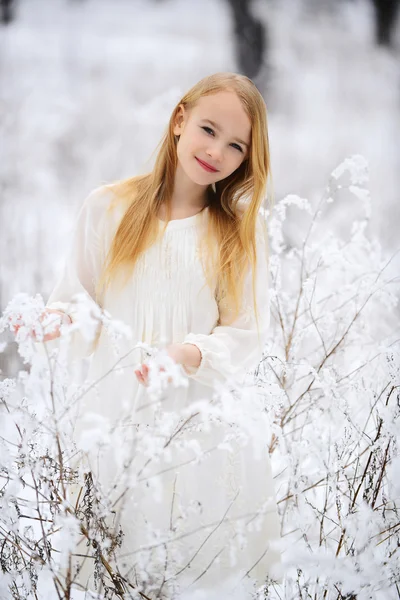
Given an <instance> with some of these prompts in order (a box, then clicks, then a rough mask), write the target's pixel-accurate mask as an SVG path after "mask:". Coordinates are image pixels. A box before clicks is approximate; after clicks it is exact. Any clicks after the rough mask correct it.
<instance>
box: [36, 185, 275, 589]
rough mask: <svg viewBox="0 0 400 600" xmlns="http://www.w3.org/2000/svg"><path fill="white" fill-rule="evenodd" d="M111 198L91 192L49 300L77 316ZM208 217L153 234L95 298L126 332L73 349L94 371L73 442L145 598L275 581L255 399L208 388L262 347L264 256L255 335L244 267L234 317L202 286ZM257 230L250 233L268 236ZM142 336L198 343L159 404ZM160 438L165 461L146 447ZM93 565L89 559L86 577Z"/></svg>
mask: <svg viewBox="0 0 400 600" xmlns="http://www.w3.org/2000/svg"><path fill="white" fill-rule="evenodd" d="M112 200H113V193H112V191H111V189H110V187H106V186H103V187H100V188H98V189H96V190H94V191H93V192H92V193H91V194H90V195H89V196H88V198H87V199H86V200H85V202H84V204H83V206H82V209H81V211H80V213H79V216H78V219H77V224H76V228H75V233H74V237H73V243H72V245H71V246H72V249H71V254H70V256H69V257H68V259H67V261H66V267H65V270H64V272H63V273H62V276H61V277H60V280H59V282H58V284H57V285H56V287H55V289H54V290H53V292H52V294H51V296H50V298H49V300H48V303H47V305H48V306H49V307H52V308H60V309H62V310H64V311H66V312H67V313H68V314H70V315H71V318H72V320H73V321H76V319H77V308H76V307H77V304H75V302H74V301H73V299H74V297H75V298H76V297H77V296H76V294H82V293H83V294H85V296H86V297H87V299H88V301H89V302H90V303H91V304H92V306H93V309H94V311H98V305H97V304H95V300H94V298H95V291H94V290H95V284H96V282H97V280H98V277H99V274H100V271H101V267H102V264H103V262H104V260H105V257H106V254H107V251H108V249H109V247H110V243H111V240H112V238H113V235H114V233H115V231H116V228H117V226H118V224H119V222H120V219H121V218H122V215H123V209H122V208H121V207H119V206H118V204H117V205H116V206H113V205H112ZM207 215H208V208H205V209H204V210H203V211H202V212H200V213H199V214H197V215H194V216H191V217H188V218H184V219H178V220H172V221H170V222H169V223H168V225H167V229H166V232H165V234H164V235H163V237H162V238H161V241H160V242H157V243H156V244H154V245H153V246H152V247H151V248H149V249H148V250H147V251H146V252H145V253H144V254H143V255H142V256H141V257H140V259H139V262H138V263H137V266H136V268H135V270H134V272H133V273H132V275H131V277H130V279H129V281H128V282H127V284H126V286H125V287H123V288H122V290H121V288H119V287H118V285H117V282H115V283H113V284H112V285H111V287H110V288H109V289H108V290H107V292H106V294H105V296H104V299H103V302H102V308H103V309H104V310H105V311H108V313H109V314H110V315H111V317H112V318H114V319H118V320H119V321H122V322H123V323H125V324H126V325H128V326H129V327H130V331H131V337H130V338H125V337H123V336H122V337H120V338H115V336H113V335H112V334H110V332H109V330H108V328H107V327H105V326H101V327H100V328H99V335H98V336H97V338H96V340H95V343H92V344H88V343H87V342H86V340H85V338H84V335H83V334H82V332H80V331H76V332H75V333H74V334H73V335H72V351H73V354H74V356H79V355H80V356H88V355H91V358H90V368H89V380H90V381H99V384H98V385H97V386H96V387H95V388H92V389H90V390H89V392H88V393H87V394H85V395H84V396H83V397H82V398H80V400H79V407H78V410H79V415H80V416H79V418H78V420H77V425H76V431H75V433H76V439H77V440H80V441H82V440H83V441H82V447H84V448H85V449H86V451H87V452H86V459H85V460H86V461H87V462H86V463H85V469H86V471H87V470H89V469H90V470H91V472H92V473H93V474H94V475H95V477H96V480H97V481H98V482H99V484H100V485H101V486H102V490H103V492H104V493H105V496H106V497H107V498H108V499H109V501H110V503H111V504H112V503H113V502H115V504H113V505H112V508H113V510H114V511H116V513H117V514H118V516H116V514H115V513H114V512H112V511H110V514H112V515H113V518H114V521H113V523H114V524H115V523H117V524H118V523H119V524H120V525H121V526H122V529H123V532H124V537H123V541H122V548H121V549H120V550H119V552H120V555H119V556H120V558H119V562H118V568H119V570H120V572H121V573H122V574H123V575H126V576H127V577H128V578H129V579H130V580H135V582H136V584H137V586H138V589H140V590H142V591H143V592H144V593H146V594H147V595H148V597H150V598H164V597H165V598H178V597H179V598H189V597H190V598H200V597H203V596H201V595H196V594H200V593H202V592H201V591H202V590H208V591H206V592H205V597H207V598H211V590H213V591H214V592H215V593H217V591H218V593H219V594H220V595H219V596H218V597H224V596H223V595H222V596H221V594H224V593H225V594H226V597H229V598H233V597H236V596H235V595H234V594H235V593H237V594H238V596H237V597H238V598H241V599H242V598H246V597H249V598H250V597H251V594H250V591H248V590H252V589H253V588H254V586H257V585H258V586H259V585H262V584H263V583H264V581H265V579H266V578H267V576H272V577H275V578H277V579H279V567H280V553H279V550H278V548H277V546H276V545H275V542H276V541H278V540H279V532H280V526H279V520H278V514H277V509H276V501H275V495H274V489H273V479H272V475H271V467H270V460H269V455H268V450H267V447H266V445H265V446H261V452H260V453H259V455H258V456H257V455H255V454H254V446H253V444H252V441H251V439H250V440H249V439H248V436H247V437H246V427H247V431H248V430H249V429H248V427H249V423H250V425H251V423H254V424H255V427H257V424H260V423H263V420H262V406H261V404H260V403H259V402H258V401H257V399H254V397H255V394H254V393H253V395H252V396H251V395H249V396H248V398H249V403H248V405H247V404H246V405H244V401H245V402H246V403H247V400H246V396H243V397H240V395H239V396H238V395H237V394H236V395H235V393H234V394H233V395H232V394H231V395H230V396H229V394H228V396H229V397H228V396H226V398H225V400H224V399H222V401H221V399H219V400H218V397H217V396H215V389H216V387H215V386H218V385H219V384H223V383H224V382H225V381H226V380H227V378H231V379H230V380H229V381H231V382H232V381H244V379H243V376H244V374H245V373H246V370H247V371H248V370H249V369H251V368H254V367H256V366H257V364H258V362H259V360H260V358H261V353H262V347H263V340H265V332H266V330H267V328H268V325H269V294H268V284H267V264H266V260H265V258H264V253H263V251H261V252H260V253H259V257H258V261H257V288H256V289H257V305H258V306H259V307H262V310H261V311H260V312H261V313H262V315H261V320H260V330H261V343H260V342H259V338H258V335H257V329H256V325H255V320H254V312H253V297H252V285H251V275H250V273H248V276H247V279H246V282H245V290H244V297H243V306H242V310H241V312H240V315H239V317H238V318H237V319H236V320H235V322H234V323H231V324H230V325H224V319H226V318H227V315H225V313H224V310H223V308H222V307H221V306H218V304H217V302H216V300H215V294H214V292H215V290H212V289H210V287H209V286H208V285H205V282H206V280H205V277H204V274H203V270H202V267H201V262H200V257H199V251H198V240H199V239H200V236H201V235H202V233H203V232H204V227H205V226H206V223H207ZM260 218H261V216H260ZM162 225H163V222H162V221H160V227H161V226H162ZM257 232H258V234H257V244H263V243H264V241H263V238H262V236H260V235H259V232H260V230H259V229H257ZM260 247H261V246H260ZM137 342H145V343H147V344H149V345H151V346H152V347H155V348H157V347H159V348H161V347H163V346H164V345H165V344H169V343H190V344H195V345H197V346H198V348H199V349H200V351H201V355H202V359H201V364H200V366H199V367H198V368H197V369H195V368H189V369H188V370H187V371H186V372H184V371H183V369H182V368H181V367H179V368H180V370H181V374H182V376H183V377H184V379H185V380H186V381H187V387H178V388H174V387H173V386H169V387H168V388H167V390H164V392H163V394H162V399H161V401H159V402H155V401H154V399H153V398H150V397H149V396H148V394H147V388H146V387H144V386H142V385H141V384H139V383H138V381H137V379H136V376H135V373H134V369H135V367H136V366H137V365H138V364H139V363H141V362H144V361H145V360H146V355H145V354H144V352H143V350H140V349H134V350H132V348H134V346H135V345H136V343H137ZM124 357H125V358H124ZM118 361H119V362H118ZM116 364H118V368H115V369H113V366H114V365H116ZM232 378H233V379H232ZM234 388H235V386H234V385H233V387H232V386H231V388H230V389H234ZM213 398H214V399H213ZM219 398H220V397H219ZM244 399H245V400H244ZM198 401H206V402H208V405H215V407H216V410H217V412H218V410H220V411H221V410H222V411H223V410H224V408H225V409H227V407H229V410H230V411H231V412H232V411H233V413H235V416H234V417H233V418H232V419H231V418H230V416H229V415H228V417H227V419H225V420H224V419H221V418H218V416H217V417H216V418H215V419H213V418H212V415H209V414H207V413H204V414H203V413H202V412H201V411H196V410H195V411H194V413H195V414H193V410H192V408H191V407H196V406H198V405H197V404H196V402H198ZM210 403H211V404H210ZM191 410H192V413H191V412H190V411H191ZM235 411H236V412H235ZM240 411H242V412H240ZM257 411H258V412H257ZM233 413H232V414H233ZM188 415H190V418H189V419H188ZM219 415H221V413H219ZM229 421H231V422H230V423H229ZM182 422H185V426H184V427H181V425H180V424H182ZM242 423H243V424H244V425H243V431H240V429H241V427H242V425H241V424H242ZM179 427H181V429H180V431H179V434H177V431H178V430H179ZM99 431H101V432H102V434H101V436H100V437H102V438H103V439H101V440H100V443H99V440H98V439H97V438H96V435H97V437H98V435H99V434H98V432H99ZM254 431H255V430H254ZM96 432H97V433H96ZM171 432H173V435H172V436H171ZM233 432H234V433H235V435H233V436H232V435H231V434H232V433H233ZM168 436H169V437H168ZM227 436H228V437H227ZM246 440H247V441H246ZM172 442H173V443H172ZM80 443H81V442H80ZM218 445H219V446H218ZM157 448H158V449H160V448H161V452H160V450H159V458H158V459H154V458H150V457H151V456H152V454H154V451H156V452H157ZM202 453H204V454H203V455H202ZM200 455H202V457H201V459H200V458H199V457H200ZM122 464H123V465H124V470H123V471H121V467H120V466H119V465H122ZM88 465H89V466H88ZM126 489H128V492H126V491H125V493H121V492H122V491H123V490H126ZM121 496H122V499H121ZM111 504H110V505H109V507H108V509H110V506H111ZM166 540H167V541H166ZM82 550H83V547H81V550H80V551H81V552H82ZM89 563H90V561H89ZM89 572H90V568H89V570H86V571H85V569H84V570H83V571H82V573H81V580H82V577H83V576H87V577H89V574H90V573H89ZM89 586H93V581H92V580H91V583H89ZM241 586H242V587H241ZM228 590H229V591H228ZM232 590H239V591H237V592H235V591H232ZM246 590H247V591H246ZM214 592H213V593H214ZM185 594H186V595H185ZM128 597H129V596H128Z"/></svg>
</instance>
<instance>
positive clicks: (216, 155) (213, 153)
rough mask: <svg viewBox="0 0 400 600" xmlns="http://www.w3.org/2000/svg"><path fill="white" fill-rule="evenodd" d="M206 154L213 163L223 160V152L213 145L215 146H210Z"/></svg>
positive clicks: (220, 148)
mask: <svg viewBox="0 0 400 600" xmlns="http://www.w3.org/2000/svg"><path fill="white" fill-rule="evenodd" d="M207 154H208V156H209V157H210V158H212V159H213V160H214V161H221V160H222V158H223V150H222V147H220V146H218V145H215V146H210V147H209V148H208V150H207Z"/></svg>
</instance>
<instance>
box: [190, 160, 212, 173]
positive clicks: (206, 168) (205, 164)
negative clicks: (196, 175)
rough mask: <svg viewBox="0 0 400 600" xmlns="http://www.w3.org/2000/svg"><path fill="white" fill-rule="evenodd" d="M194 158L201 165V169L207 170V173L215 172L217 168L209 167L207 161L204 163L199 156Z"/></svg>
mask: <svg viewBox="0 0 400 600" xmlns="http://www.w3.org/2000/svg"><path fill="white" fill-rule="evenodd" d="M195 159H196V160H197V162H198V163H199V165H200V166H201V167H203V169H204V170H205V171H208V172H209V173H216V172H217V169H214V168H213V167H209V166H208V164H207V163H205V162H203V161H202V160H200V159H199V158H197V156H195Z"/></svg>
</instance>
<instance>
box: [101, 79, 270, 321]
mask: <svg viewBox="0 0 400 600" xmlns="http://www.w3.org/2000/svg"><path fill="white" fill-rule="evenodd" d="M220 91H233V92H235V93H236V94H237V96H238V98H239V99H240V101H241V103H242V105H243V107H244V109H245V111H246V112H247V114H248V116H249V118H250V121H251V143H250V148H249V153H248V156H247V157H246V159H245V160H244V161H243V162H242V163H241V165H240V166H239V167H238V168H237V169H236V171H234V172H233V173H231V175H229V176H228V177H226V178H225V179H223V180H221V181H218V182H217V183H216V184H215V191H214V190H213V189H212V187H211V186H210V187H209V188H208V190H207V194H208V199H207V200H208V206H209V220H208V229H207V235H206V236H205V239H204V240H202V244H204V247H205V249H206V252H205V253H203V252H201V253H200V256H203V257H206V261H205V262H203V266H204V270H205V274H206V279H207V283H208V284H210V282H211V281H213V280H214V281H215V279H214V278H215V277H216V281H218V285H217V289H216V290H215V293H216V298H217V300H218V301H219V302H221V301H223V302H224V303H228V306H229V307H230V309H229V310H230V312H231V313H232V320H233V319H235V318H236V316H237V314H238V312H239V310H240V305H241V299H242V293H243V284H244V277H245V274H246V270H247V265H248V264H249V263H250V265H251V268H252V273H253V293H254V299H255V286H256V282H255V269H256V262H257V256H256V254H257V253H256V225H257V217H259V212H260V208H262V205H263V201H264V199H265V198H266V192H267V184H268V182H269V179H270V153H269V140H268V129H267V111H266V106H265V102H264V100H263V97H262V96H261V94H260V92H259V91H258V89H257V88H256V86H255V85H254V83H253V82H252V81H251V79H249V78H248V77H245V76H244V75H239V74H236V73H216V74H213V75H210V76H208V77H204V79H201V80H200V81H199V82H198V83H196V85H194V86H193V87H192V88H191V89H190V90H189V91H188V92H187V93H186V94H185V95H184V96H183V98H182V99H181V100H180V101H179V102H178V104H177V105H176V106H175V108H174V110H173V111H172V114H171V118H170V120H169V124H168V126H167V129H166V132H165V134H164V136H163V138H162V139H161V141H160V143H159V145H158V146H157V148H159V151H158V154H157V157H156V160H155V166H154V169H153V171H152V172H151V173H147V174H145V175H138V176H135V177H132V178H129V179H125V180H122V181H118V182H116V183H114V184H112V185H111V186H110V188H111V189H112V191H113V192H114V194H115V195H116V199H117V201H118V202H124V203H126V206H127V209H126V211H125V213H124V216H123V218H122V220H121V222H120V224H119V227H118V229H117V231H116V234H115V236H114V239H113V242H112V244H111V247H110V251H109V254H108V257H107V260H106V263H105V267H104V270H103V273H102V277H101V278H100V282H99V287H101V286H104V287H107V285H108V284H109V283H110V281H111V279H112V278H113V277H114V275H115V274H116V272H117V270H118V269H119V268H120V267H122V266H128V267H129V269H128V271H129V272H131V271H132V269H133V267H134V266H135V263H136V262H137V260H138V258H139V256H140V254H141V253H142V252H144V251H145V250H146V249H147V248H149V247H150V246H151V245H152V244H153V243H154V242H155V241H156V240H157V239H158V236H160V235H163V233H164V231H165V227H166V226H167V224H168V220H169V219H170V215H171V205H170V199H171V196H172V191H173V186H174V177H175V171H176V167H177V162H178V159H177V150H176V138H175V136H174V131H173V130H174V125H175V118H176V115H177V113H178V110H179V105H181V104H183V106H184V107H185V109H187V110H190V109H191V108H193V107H194V106H195V105H196V103H197V101H198V100H199V99H200V98H201V97H202V96H207V95H210V94H216V93H217V92H220ZM241 200H245V201H246V203H245V209H243V208H241V206H242V203H241V202H240V201H241ZM164 203H165V207H166V214H167V220H166V223H165V227H164V229H163V230H162V231H160V229H161V228H160V225H159V223H160V222H159V219H158V214H159V209H160V207H161V205H162V204H164ZM261 221H262V223H263V227H264V233H263V234H264V236H265V241H266V242H267V233H266V225H265V221H264V220H263V219H261ZM215 243H216V248H217V249H218V250H217V253H216V258H217V260H215V255H214V258H213V253H212V252H211V248H213V247H215ZM266 249H267V243H266ZM266 251H267V250H266ZM265 285H267V274H266V281H265ZM254 309H255V314H256V318H257V323H258V317H257V306H256V301H255V300H254Z"/></svg>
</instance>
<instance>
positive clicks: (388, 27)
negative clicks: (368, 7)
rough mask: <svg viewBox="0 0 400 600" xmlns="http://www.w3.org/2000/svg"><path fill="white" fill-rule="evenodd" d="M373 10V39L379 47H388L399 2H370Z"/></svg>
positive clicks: (384, 0) (391, 0)
mask: <svg viewBox="0 0 400 600" xmlns="http://www.w3.org/2000/svg"><path fill="white" fill-rule="evenodd" d="M372 3H373V5H374V8H375V39H376V43H377V44H379V45H380V46H388V47H390V46H391V45H392V43H393V39H392V36H393V30H394V26H395V24H396V17H397V13H398V10H399V0H372Z"/></svg>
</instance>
